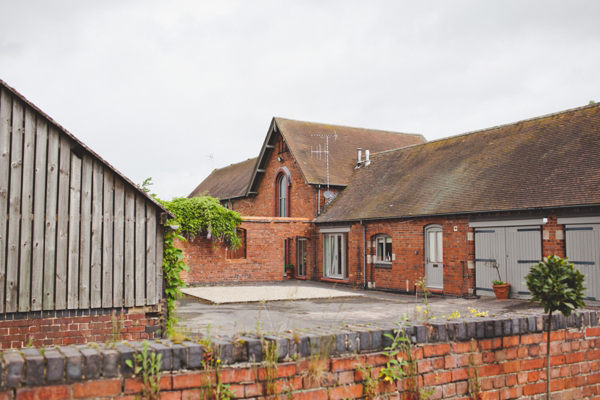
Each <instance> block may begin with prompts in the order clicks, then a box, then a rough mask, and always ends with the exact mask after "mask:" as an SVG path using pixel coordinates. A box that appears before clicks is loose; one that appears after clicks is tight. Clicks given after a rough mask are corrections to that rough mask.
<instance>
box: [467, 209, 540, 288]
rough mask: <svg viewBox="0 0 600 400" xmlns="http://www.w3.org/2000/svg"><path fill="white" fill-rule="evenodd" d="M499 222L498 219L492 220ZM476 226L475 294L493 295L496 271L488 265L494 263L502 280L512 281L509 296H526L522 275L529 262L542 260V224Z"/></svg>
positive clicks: (525, 273) (527, 268)
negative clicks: (493, 281)
mask: <svg viewBox="0 0 600 400" xmlns="http://www.w3.org/2000/svg"><path fill="white" fill-rule="evenodd" d="M533 222H538V221H537V220H536V221H533ZM504 223H505V222H504ZM515 223H522V222H520V221H518V222H515ZM490 224H492V223H490ZM498 224H499V222H496V223H494V225H498ZM477 225H479V226H477V227H475V229H474V232H475V235H474V239H475V285H476V289H477V294H478V295H481V296H493V295H494V291H493V289H492V280H494V279H498V274H497V272H496V270H495V269H493V268H490V266H489V265H491V264H492V263H494V262H496V263H497V264H498V266H499V269H500V275H501V277H502V280H504V281H505V282H508V283H510V284H511V297H528V296H529V291H528V289H527V286H526V285H525V275H527V274H528V273H529V268H530V267H531V266H532V265H534V264H535V263H537V262H539V261H540V260H541V259H542V229H541V225H517V226H493V225H492V226H487V227H486V226H482V225H483V224H482V223H477Z"/></svg>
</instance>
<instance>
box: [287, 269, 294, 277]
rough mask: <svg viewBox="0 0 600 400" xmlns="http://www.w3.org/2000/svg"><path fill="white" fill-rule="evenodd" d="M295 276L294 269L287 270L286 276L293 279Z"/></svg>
mask: <svg viewBox="0 0 600 400" xmlns="http://www.w3.org/2000/svg"><path fill="white" fill-rule="evenodd" d="M293 277H294V270H291V269H290V270H285V278H286V279H292V278H293Z"/></svg>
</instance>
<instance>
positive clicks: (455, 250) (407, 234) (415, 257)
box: [315, 209, 589, 296]
mask: <svg viewBox="0 0 600 400" xmlns="http://www.w3.org/2000/svg"><path fill="white" fill-rule="evenodd" d="M574 211H589V210H583V209H582V210H574ZM560 212H561V210H556V211H551V212H549V213H548V214H545V215H546V216H547V218H548V223H546V224H544V225H543V226H542V255H543V257H547V256H549V255H551V254H556V255H558V256H561V257H564V256H565V251H566V250H565V239H564V238H565V234H564V226H562V225H558V224H557V217H556V215H557V214H558V213H560ZM536 215H537V216H538V217H539V214H536ZM486 217H487V218H490V219H492V218H498V219H510V218H515V219H518V218H533V217H532V216H531V214H528V213H526V212H523V213H496V214H494V215H486ZM337 225H338V226H350V227H351V229H350V232H349V233H348V234H347V241H348V259H347V268H348V279H344V280H339V282H340V283H347V284H355V285H362V284H363V283H364V277H363V272H362V271H363V262H364V261H363V253H362V249H363V248H364V247H365V245H364V240H363V227H362V225H361V224H360V223H352V224H342V223H339V224H337ZM364 225H365V226H366V242H367V243H366V249H367V253H366V254H367V255H369V256H371V257H370V258H369V261H370V262H367V265H366V277H367V283H369V282H373V283H374V285H375V287H376V288H380V289H391V290H396V291H409V292H410V291H414V289H415V283H416V282H417V281H418V280H419V279H420V278H422V277H424V276H425V258H426V254H425V228H426V227H427V226H429V225H441V226H442V232H443V252H444V291H443V292H444V294H447V295H456V296H461V295H467V294H470V293H472V292H473V290H474V288H475V268H474V265H475V242H474V240H473V228H469V217H468V216H466V215H452V216H446V217H429V218H412V219H389V220H379V221H364ZM331 226H334V225H327V227H331ZM322 227H325V226H323V225H319V226H317V227H316V230H315V231H316V232H317V238H318V243H317V266H318V271H319V273H318V276H323V275H322V274H323V254H322V253H323V243H322V239H323V238H322V234H320V233H319V230H320V228H322ZM377 235H388V236H391V237H392V251H393V254H394V260H393V261H392V263H391V264H390V265H386V266H387V267H388V268H385V267H383V266H382V265H381V264H380V265H377V264H376V263H375V257H374V256H375V252H376V249H375V247H373V245H374V238H375V237H376V236H377ZM469 267H472V268H469Z"/></svg>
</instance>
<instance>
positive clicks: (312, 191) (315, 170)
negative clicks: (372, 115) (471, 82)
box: [182, 118, 425, 284]
mask: <svg viewBox="0 0 600 400" xmlns="http://www.w3.org/2000/svg"><path fill="white" fill-rule="evenodd" d="M424 141H425V139H424V138H423V136H421V135H414V134H404V133H395V132H385V131H377V130H370V129H362V128H351V127H346V126H337V125H326V124H317V123H311V122H301V121H294V120H289V119H283V118H273V120H272V122H271V125H270V127H269V130H268V133H267V136H266V138H265V141H264V143H263V146H262V148H261V151H260V154H259V156H258V157H257V158H252V159H249V160H246V161H243V162H241V163H237V164H233V165H230V166H228V167H225V168H221V169H216V170H214V171H213V172H212V174H211V175H210V176H209V177H208V178H206V179H205V180H204V181H203V182H202V183H201V184H200V185H199V186H198V187H197V188H196V189H195V190H194V191H193V192H192V193H191V194H190V197H193V196H200V195H203V194H208V195H210V196H213V197H217V198H219V199H220V200H221V203H222V204H223V205H224V206H226V207H227V208H229V209H233V210H235V211H238V212H239V213H240V214H242V216H243V217H244V218H245V222H244V223H243V224H242V226H241V229H242V230H241V235H242V237H243V238H244V248H243V249H241V250H240V251H238V252H235V253H234V252H231V251H229V250H227V249H226V248H225V247H224V246H222V247H219V246H217V247H214V246H212V245H210V243H209V241H207V240H206V239H202V238H197V239H194V240H190V241H188V242H187V243H186V244H182V246H183V247H184V249H185V253H186V262H187V263H188V265H189V266H190V272H189V273H188V274H187V275H186V278H185V279H186V281H187V282H188V283H191V284H194V283H231V282H254V281H276V280H281V279H283V277H284V266H285V264H294V266H295V270H294V276H295V277H296V278H298V279H318V278H319V277H317V276H315V275H314V274H315V273H317V269H316V264H315V260H316V257H317V248H316V247H315V243H316V237H315V232H314V225H313V224H312V222H311V221H312V220H313V219H314V218H315V217H317V216H318V215H319V213H320V211H321V210H323V209H324V208H325V206H326V205H327V204H328V202H329V201H330V200H331V197H330V198H329V199H328V198H326V197H325V196H326V193H327V192H329V193H331V195H330V194H329V193H327V196H335V195H337V194H338V193H339V192H341V190H343V189H344V187H346V185H347V184H348V181H349V179H350V177H351V175H352V171H353V168H354V167H355V166H356V164H357V157H358V152H357V149H358V148H362V149H364V150H365V152H366V150H370V151H372V152H377V151H382V150H387V149H393V148H399V147H406V146H411V145H415V144H419V143H423V142H424ZM327 151H328V153H329V154H328V155H329V169H328V168H327V164H328V162H327V153H326V152H327ZM253 217H261V218H253Z"/></svg>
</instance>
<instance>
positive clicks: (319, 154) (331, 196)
mask: <svg viewBox="0 0 600 400" xmlns="http://www.w3.org/2000/svg"><path fill="white" fill-rule="evenodd" d="M310 136H316V137H324V138H325V150H322V148H321V145H320V144H319V145H318V146H317V147H316V148H315V150H313V148H312V146H310V154H311V156H313V155H314V156H315V157H316V158H317V159H319V160H321V157H322V155H323V154H325V160H326V161H325V162H326V165H327V191H325V193H323V196H324V197H325V198H326V199H328V200H329V201H331V200H333V199H334V198H335V197H336V196H337V195H336V194H335V193H333V192H332V191H331V190H329V138H333V140H337V137H338V135H337V132H335V131H333V134H318V133H315V134H313V135H310Z"/></svg>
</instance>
